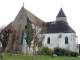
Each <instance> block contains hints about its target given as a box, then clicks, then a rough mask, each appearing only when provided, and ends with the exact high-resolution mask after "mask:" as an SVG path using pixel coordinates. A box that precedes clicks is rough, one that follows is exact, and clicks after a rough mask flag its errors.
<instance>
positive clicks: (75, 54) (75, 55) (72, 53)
mask: <svg viewBox="0 0 80 60" xmlns="http://www.w3.org/2000/svg"><path fill="white" fill-rule="evenodd" d="M70 55H71V56H73V57H77V56H78V53H77V52H74V51H70Z"/></svg>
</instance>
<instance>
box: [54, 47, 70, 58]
mask: <svg viewBox="0 0 80 60" xmlns="http://www.w3.org/2000/svg"><path fill="white" fill-rule="evenodd" d="M54 53H55V54H57V55H58V56H69V50H66V49H61V48H59V47H56V48H54Z"/></svg>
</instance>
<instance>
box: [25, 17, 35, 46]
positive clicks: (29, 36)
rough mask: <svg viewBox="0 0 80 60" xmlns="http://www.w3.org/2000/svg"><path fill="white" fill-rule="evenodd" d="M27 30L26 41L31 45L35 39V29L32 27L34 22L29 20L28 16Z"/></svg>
mask: <svg viewBox="0 0 80 60" xmlns="http://www.w3.org/2000/svg"><path fill="white" fill-rule="evenodd" d="M25 31H26V38H25V39H26V42H27V44H28V46H29V47H30V45H31V41H32V40H33V35H34V29H33V28H32V22H31V21H30V20H29V18H28V17H27V25H26V26H25Z"/></svg>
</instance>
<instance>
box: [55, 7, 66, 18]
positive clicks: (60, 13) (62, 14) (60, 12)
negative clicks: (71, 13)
mask: <svg viewBox="0 0 80 60" xmlns="http://www.w3.org/2000/svg"><path fill="white" fill-rule="evenodd" d="M56 17H66V15H65V13H64V11H63V9H62V8H61V9H60V11H59V12H58V15H57V16H56Z"/></svg>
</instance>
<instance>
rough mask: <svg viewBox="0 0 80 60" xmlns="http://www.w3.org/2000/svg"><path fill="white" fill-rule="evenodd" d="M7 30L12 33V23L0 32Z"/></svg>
mask: <svg viewBox="0 0 80 60" xmlns="http://www.w3.org/2000/svg"><path fill="white" fill-rule="evenodd" d="M7 29H10V30H11V31H13V32H14V28H13V26H12V22H11V23H10V24H8V25H7V26H6V27H5V28H3V29H2V30H1V31H5V30H7Z"/></svg>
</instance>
